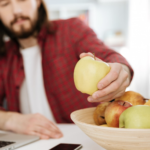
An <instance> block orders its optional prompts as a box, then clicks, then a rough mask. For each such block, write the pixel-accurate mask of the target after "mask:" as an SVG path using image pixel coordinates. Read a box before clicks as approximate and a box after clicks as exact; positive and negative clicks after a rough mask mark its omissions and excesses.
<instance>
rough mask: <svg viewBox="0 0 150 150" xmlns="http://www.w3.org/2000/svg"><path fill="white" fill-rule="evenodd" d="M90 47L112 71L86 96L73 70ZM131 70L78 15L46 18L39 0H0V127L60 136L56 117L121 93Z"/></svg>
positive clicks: (62, 120)
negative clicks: (80, 88) (59, 18)
mask: <svg viewBox="0 0 150 150" xmlns="http://www.w3.org/2000/svg"><path fill="white" fill-rule="evenodd" d="M5 35H7V36H9V37H10V41H8V42H6V43H5V42H4V37H5ZM92 53H95V55H96V56H97V59H99V61H101V60H103V61H105V62H108V63H109V65H110V66H111V71H110V73H109V74H108V75H107V76H106V77H105V78H104V79H103V80H102V81H101V82H100V83H99V84H98V89H99V90H98V91H97V92H95V93H94V94H93V95H92V96H89V97H88V101H87V100H86V99H87V96H88V95H86V94H82V93H80V92H79V91H77V90H76V88H75V86H74V82H73V71H74V67H75V64H76V63H77V61H78V60H79V59H80V58H82V57H84V56H87V55H90V56H92ZM79 56H80V57H79ZM100 59H101V60H100ZM132 76H133V71H132V69H131V67H130V65H129V64H128V63H127V61H126V60H125V59H124V58H123V57H122V56H121V55H120V54H118V53H116V52H114V51H112V50H110V49H109V48H107V47H106V46H105V45H104V44H103V43H102V42H101V41H100V40H98V39H97V37H96V35H95V33H94V32H93V31H92V30H91V29H90V28H89V27H87V26H86V25H85V24H84V23H82V22H81V21H80V20H78V19H76V18H73V19H68V20H58V21H53V22H48V19H47V14H46V9H45V7H44V3H43V2H42V0H0V105H1V111H0V118H1V119H0V129H2V130H6V131H13V132H16V133H22V134H31V135H38V136H40V137H41V139H48V138H60V137H62V133H61V131H60V130H59V129H58V127H57V126H56V125H55V122H57V123H71V119H70V113H71V112H72V111H74V110H77V109H81V108H86V107H92V106H96V105H97V104H96V103H90V102H102V101H110V100H112V99H114V98H116V97H119V96H121V95H122V94H123V93H124V92H125V89H126V87H127V86H128V85H129V84H130V82H131V79H132ZM4 98H6V100H7V110H5V109H4V108H2V104H3V100H4Z"/></svg>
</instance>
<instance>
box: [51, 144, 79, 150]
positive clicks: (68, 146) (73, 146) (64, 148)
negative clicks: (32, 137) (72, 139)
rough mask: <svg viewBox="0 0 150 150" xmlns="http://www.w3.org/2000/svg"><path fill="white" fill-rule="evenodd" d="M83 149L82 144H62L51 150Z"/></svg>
mask: <svg viewBox="0 0 150 150" xmlns="http://www.w3.org/2000/svg"><path fill="white" fill-rule="evenodd" d="M81 148H82V145H81V144H67V143H61V144H58V145H56V146H55V147H53V148H51V149H49V150H80V149H81Z"/></svg>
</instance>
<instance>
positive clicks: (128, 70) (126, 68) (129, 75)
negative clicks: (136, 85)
mask: <svg viewBox="0 0 150 150" xmlns="http://www.w3.org/2000/svg"><path fill="white" fill-rule="evenodd" d="M122 67H123V69H124V70H125V71H126V72H127V73H128V78H129V81H130V82H131V71H130V69H129V67H128V66H126V65H124V64H122Z"/></svg>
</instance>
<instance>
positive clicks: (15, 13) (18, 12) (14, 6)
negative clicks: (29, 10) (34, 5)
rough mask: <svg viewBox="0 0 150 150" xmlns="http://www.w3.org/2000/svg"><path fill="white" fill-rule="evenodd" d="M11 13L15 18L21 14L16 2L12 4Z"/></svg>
mask: <svg viewBox="0 0 150 150" xmlns="http://www.w3.org/2000/svg"><path fill="white" fill-rule="evenodd" d="M12 12H13V14H14V15H15V16H20V15H21V13H22V10H21V7H20V5H19V3H18V2H17V1H16V0H14V1H13V2H12Z"/></svg>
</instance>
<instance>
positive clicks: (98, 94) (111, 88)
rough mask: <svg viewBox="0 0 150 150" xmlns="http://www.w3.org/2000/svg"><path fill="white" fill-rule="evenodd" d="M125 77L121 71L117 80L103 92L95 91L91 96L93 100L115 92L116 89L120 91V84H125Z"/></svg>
mask: <svg viewBox="0 0 150 150" xmlns="http://www.w3.org/2000/svg"><path fill="white" fill-rule="evenodd" d="M126 80H127V76H126V74H124V72H123V71H122V72H121V73H120V75H119V77H118V79H117V80H116V81H114V82H112V83H111V84H110V85H109V86H107V87H106V88H104V89H103V90H98V91H96V92H95V93H94V94H93V95H92V96H93V98H94V99H97V98H101V97H104V96H106V95H108V94H110V93H112V92H115V91H117V90H118V89H121V86H122V84H123V83H124V82H125V83H126Z"/></svg>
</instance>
